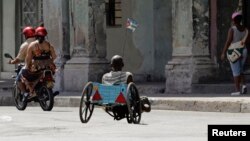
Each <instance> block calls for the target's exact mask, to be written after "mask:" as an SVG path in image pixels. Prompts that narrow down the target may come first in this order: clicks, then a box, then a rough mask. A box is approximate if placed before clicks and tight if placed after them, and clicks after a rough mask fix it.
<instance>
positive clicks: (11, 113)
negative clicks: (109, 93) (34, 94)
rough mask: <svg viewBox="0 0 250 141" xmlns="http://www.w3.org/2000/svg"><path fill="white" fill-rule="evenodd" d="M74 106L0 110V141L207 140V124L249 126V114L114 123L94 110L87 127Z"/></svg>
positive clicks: (161, 113) (176, 115)
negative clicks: (48, 108) (137, 123)
mask: <svg viewBox="0 0 250 141" xmlns="http://www.w3.org/2000/svg"><path fill="white" fill-rule="evenodd" d="M78 110H79V109H78V107H54V108H53V110H52V111H51V112H44V111H42V109H41V108H40V107H27V109H26V110H25V111H18V110H17V109H16V108H15V107H10V106H8V107H4V106H1V107H0V129H1V130H0V141H72V140H73V141H83V140H86V141H117V140H119V141H128V140H129V141H207V127H208V125H209V124H223V125H224V124H230V125H231V124H240V125H246V124H249V117H250V113H219V112H193V111H169V110H152V111H151V112H150V113H143V114H142V120H141V124H139V125H136V124H128V123H127V121H126V120H125V119H123V120H121V121H115V120H113V118H112V117H110V116H109V115H108V114H106V113H105V112H104V111H103V110H102V109H101V108H95V110H94V113H93V115H92V117H91V119H90V121H89V122H88V123H87V124H82V123H81V122H80V119H79V114H78Z"/></svg>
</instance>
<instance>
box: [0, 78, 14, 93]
mask: <svg viewBox="0 0 250 141" xmlns="http://www.w3.org/2000/svg"><path fill="white" fill-rule="evenodd" d="M14 81H15V80H14V79H1V80H0V91H3V90H4V91H6V90H11V89H12V87H13V84H14Z"/></svg>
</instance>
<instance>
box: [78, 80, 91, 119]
mask: <svg viewBox="0 0 250 141" xmlns="http://www.w3.org/2000/svg"><path fill="white" fill-rule="evenodd" d="M92 90H93V83H92V82H88V83H87V84H86V85H85V87H84V89H83V91H82V97H81V102H80V107H79V116H80V120H81V122H82V123H87V122H88V121H89V120H90V118H91V116H92V113H93V111H94V104H92V103H91V101H90V97H91V94H92Z"/></svg>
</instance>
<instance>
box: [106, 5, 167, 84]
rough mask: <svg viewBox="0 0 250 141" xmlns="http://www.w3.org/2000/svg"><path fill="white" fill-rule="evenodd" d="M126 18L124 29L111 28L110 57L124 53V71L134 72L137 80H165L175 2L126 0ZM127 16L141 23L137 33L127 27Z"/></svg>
mask: <svg viewBox="0 0 250 141" xmlns="http://www.w3.org/2000/svg"><path fill="white" fill-rule="evenodd" d="M162 13H164V14H162ZM122 17H123V23H124V25H123V27H122V28H118V27H115V28H113V27H107V59H108V60H110V58H111V57H112V56H113V55H115V54H120V55H123V57H124V61H125V67H124V70H128V71H131V72H132V73H134V77H135V80H136V81H150V80H153V81H161V80H164V79H165V74H164V67H165V64H166V62H167V61H168V60H169V59H170V58H171V53H172V36H171V34H172V33H171V32H172V31H171V2H169V1H166V0H154V1H153V0H146V1H145V0H127V1H122ZM127 18H134V19H135V20H136V21H137V22H138V23H139V27H138V28H137V29H136V31H135V32H133V33H132V32H131V31H129V30H126V28H125V23H126V20H127ZM123 50H124V52H123Z"/></svg>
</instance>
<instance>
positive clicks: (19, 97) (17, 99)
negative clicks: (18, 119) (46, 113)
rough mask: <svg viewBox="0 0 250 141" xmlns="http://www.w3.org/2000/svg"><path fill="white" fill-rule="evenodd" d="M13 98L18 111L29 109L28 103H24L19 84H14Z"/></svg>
mask: <svg viewBox="0 0 250 141" xmlns="http://www.w3.org/2000/svg"><path fill="white" fill-rule="evenodd" d="M12 96H13V99H14V103H15V106H16V108H17V109H18V110H21V111H22V110H25V109H26V107H27V102H23V101H22V99H23V95H22V94H21V90H20V89H19V88H18V86H17V84H14V86H13V91H12Z"/></svg>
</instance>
